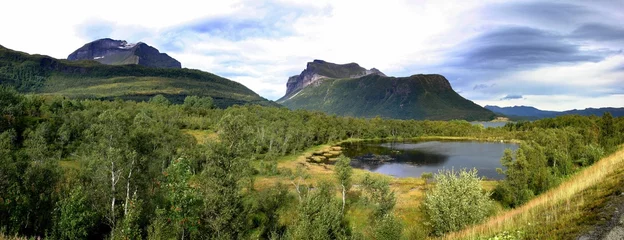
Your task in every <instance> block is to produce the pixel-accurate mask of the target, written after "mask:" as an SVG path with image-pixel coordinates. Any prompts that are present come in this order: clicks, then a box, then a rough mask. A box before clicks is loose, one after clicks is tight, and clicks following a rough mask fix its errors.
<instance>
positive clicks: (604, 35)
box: [570, 23, 624, 41]
mask: <svg viewBox="0 0 624 240" xmlns="http://www.w3.org/2000/svg"><path fill="white" fill-rule="evenodd" d="M570 37H572V38H579V39H590V40H595V41H623V40H624V28H622V27H619V26H614V25H608V24H603V23H588V24H584V25H583V26H581V27H579V28H577V29H576V30H574V31H573V32H572V33H571V34H570Z"/></svg>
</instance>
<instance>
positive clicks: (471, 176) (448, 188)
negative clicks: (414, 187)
mask: <svg viewBox="0 0 624 240" xmlns="http://www.w3.org/2000/svg"><path fill="white" fill-rule="evenodd" d="M435 182H436V186H435V187H434V188H433V189H431V190H430V191H429V192H427V195H426V196H425V201H424V202H423V206H424V209H425V213H426V214H427V216H428V218H429V221H430V222H431V224H432V226H433V233H434V234H435V235H438V236H440V235H442V234H444V233H446V232H451V231H457V230H460V229H462V228H464V227H465V226H468V225H472V224H476V223H479V222H481V221H483V219H485V218H486V217H487V216H488V215H489V214H491V213H492V208H493V202H492V201H491V200H490V194H489V193H487V192H483V190H482V189H481V181H480V178H479V177H478V175H477V170H476V169H473V170H468V171H467V170H465V169H462V170H460V171H459V172H455V171H454V170H450V171H449V170H444V171H442V170H441V171H440V172H439V173H438V174H436V175H435Z"/></svg>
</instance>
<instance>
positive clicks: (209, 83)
mask: <svg viewBox="0 0 624 240" xmlns="http://www.w3.org/2000/svg"><path fill="white" fill-rule="evenodd" d="M0 84H1V85H10V86H13V87H15V88H16V89H17V90H18V91H20V92H30V93H37V94H44V95H63V96H68V97H72V98H90V99H114V98H117V97H119V98H122V99H132V100H137V101H142V100H147V99H149V98H151V97H153V96H155V95H157V94H162V95H164V96H165V97H167V98H169V100H170V101H172V102H176V103H181V102H182V101H183V100H184V98H185V97H186V96H189V95H197V96H209V97H212V98H213V99H214V103H215V105H217V106H219V107H227V106H231V105H234V104H241V105H242V104H248V103H250V104H259V105H266V106H279V105H278V104H276V103H274V102H271V101H268V100H266V99H264V98H262V97H260V96H259V95H258V94H256V93H255V92H253V91H252V90H250V89H248V88H247V87H245V86H243V85H242V84H240V83H237V82H234V81H231V80H228V79H225V78H222V77H219V76H217V75H214V74H211V73H207V72H202V71H199V70H191V69H165V68H149V67H144V66H140V65H135V64H132V65H118V66H112V65H104V64H100V63H98V62H96V61H67V60H59V59H54V58H51V57H48V56H43V55H30V54H26V53H23V52H18V51H13V50H10V49H7V48H4V47H2V46H0Z"/></svg>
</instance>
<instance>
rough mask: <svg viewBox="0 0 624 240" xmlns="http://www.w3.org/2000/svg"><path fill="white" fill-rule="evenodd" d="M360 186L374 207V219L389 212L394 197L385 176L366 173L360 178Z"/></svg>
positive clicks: (394, 201)
mask: <svg viewBox="0 0 624 240" xmlns="http://www.w3.org/2000/svg"><path fill="white" fill-rule="evenodd" d="M362 187H363V188H364V192H365V193H366V194H367V197H368V201H369V202H370V203H371V204H373V206H374V207H375V212H374V214H373V218H374V219H376V218H379V217H383V216H384V215H386V214H391V211H392V209H393V208H394V205H395V204H396V198H395V195H394V191H392V190H391V189H390V183H389V182H388V180H387V179H386V178H382V177H373V176H372V175H370V174H366V175H365V176H364V180H362Z"/></svg>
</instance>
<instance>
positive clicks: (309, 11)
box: [0, 0, 624, 110]
mask: <svg viewBox="0 0 624 240" xmlns="http://www.w3.org/2000/svg"><path fill="white" fill-rule="evenodd" d="M3 9H5V11H3V14H1V15H0V22H1V24H0V33H2V34H0V45H3V46H5V47H7V48H11V49H14V50H19V51H24V52H28V53H38V54H45V55H49V56H52V57H55V58H66V57H67V55H69V54H70V53H71V52H73V51H74V50H76V49H78V48H79V47H81V46H82V45H84V44H86V43H88V42H91V41H93V40H96V39H100V38H105V37H109V38H113V39H119V40H127V41H128V42H139V41H140V42H144V43H147V44H149V45H151V46H154V47H156V48H157V49H159V50H160V51H161V52H166V53H167V54H169V55H170V56H172V57H174V58H176V59H177V60H178V61H180V62H181V63H182V66H183V67H185V68H193V69H200V70H203V71H208V72H211V73H214V74H217V75H220V76H223V77H226V78H228V79H231V80H234V81H237V82H240V83H242V84H244V85H245V86H247V87H248V88H250V89H252V90H253V91H255V92H257V93H258V94H260V95H261V96H263V97H265V98H267V99H271V100H276V99H278V98H280V97H281V96H283V95H284V93H285V91H286V81H287V79H288V77H289V76H292V75H298V74H299V73H301V71H302V70H303V69H304V68H305V66H306V63H307V62H310V61H312V60H314V59H322V60H325V61H328V62H334V63H341V64H342V63H351V62H356V63H358V64H360V66H362V67H365V68H368V69H370V68H373V67H374V68H377V69H379V70H381V71H382V72H384V73H385V74H387V75H390V76H395V77H404V76H410V75H413V74H421V73H423V74H433V73H435V74H442V75H444V76H445V77H446V78H447V79H448V80H449V81H450V82H451V85H452V86H453V88H454V89H455V90H456V91H457V92H458V93H459V94H460V95H462V96H463V97H465V98H467V99H470V100H472V101H474V102H476V103H477V104H480V105H482V106H484V105H498V106H515V105H527V106H535V107H537V108H540V109H543V110H569V109H583V108H588V107H624V51H623V49H624V1H622V0H614V1H604V0H593V1H574V0H568V1H498V0H479V1H473V0H457V1H444V0H431V1H429V0H422V1H416V0H414V1H405V0H383V1H341V0H314V1H295V0H278V1H268V0H236V1H224V0H218V1H217V0H205V1H188V0H176V1H170V0H169V1H127V0H124V1H117V0H107V1H83V0H57V1H43V0H42V1H34V0H23V1H9V2H5V3H3Z"/></svg>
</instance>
